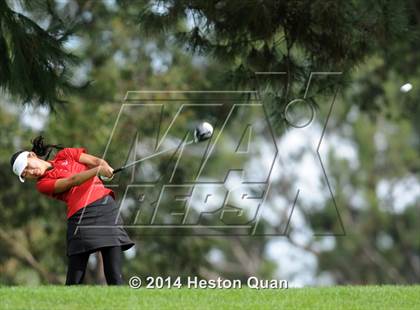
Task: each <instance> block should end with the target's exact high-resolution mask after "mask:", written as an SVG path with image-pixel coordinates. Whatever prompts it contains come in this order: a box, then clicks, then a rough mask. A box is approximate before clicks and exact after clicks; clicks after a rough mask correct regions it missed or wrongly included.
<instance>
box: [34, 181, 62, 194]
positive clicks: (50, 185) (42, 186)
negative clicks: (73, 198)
mask: <svg viewBox="0 0 420 310" xmlns="http://www.w3.org/2000/svg"><path fill="white" fill-rule="evenodd" d="M55 181H57V180H56V179H49V178H43V179H41V180H39V181H38V182H37V183H36V188H37V190H38V191H39V192H40V193H42V194H45V195H48V196H52V195H53V193H54V186H55Z"/></svg>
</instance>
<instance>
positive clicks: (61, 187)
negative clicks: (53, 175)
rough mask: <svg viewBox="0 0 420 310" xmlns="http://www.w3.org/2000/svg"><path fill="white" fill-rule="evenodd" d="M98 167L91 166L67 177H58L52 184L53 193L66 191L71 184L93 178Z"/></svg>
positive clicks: (74, 184) (78, 183) (77, 183)
mask: <svg viewBox="0 0 420 310" xmlns="http://www.w3.org/2000/svg"><path fill="white" fill-rule="evenodd" d="M99 169H100V167H95V168H91V169H89V170H85V171H82V172H79V173H76V174H74V175H72V176H71V177H69V178H62V179H58V180H57V181H56V182H55V185H54V194H58V193H62V192H65V191H68V190H69V189H70V188H72V187H73V186H77V185H80V184H82V183H84V182H86V181H87V180H89V179H91V178H93V177H94V176H96V174H97V173H98V171H99Z"/></svg>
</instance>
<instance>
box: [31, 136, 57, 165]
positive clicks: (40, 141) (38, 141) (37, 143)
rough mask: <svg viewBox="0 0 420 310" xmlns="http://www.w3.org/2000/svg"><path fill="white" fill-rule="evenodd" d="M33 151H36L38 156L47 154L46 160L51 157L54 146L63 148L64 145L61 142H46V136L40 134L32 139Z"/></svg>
mask: <svg viewBox="0 0 420 310" xmlns="http://www.w3.org/2000/svg"><path fill="white" fill-rule="evenodd" d="M31 143H32V152H34V153H35V154H36V155H37V156H41V157H42V156H45V158H44V159H45V160H47V159H48V157H50V154H51V151H52V150H53V148H55V149H58V150H61V149H63V148H64V147H63V146H62V145H61V144H44V137H43V136H38V137H36V138H34V139H33V140H32V141H31Z"/></svg>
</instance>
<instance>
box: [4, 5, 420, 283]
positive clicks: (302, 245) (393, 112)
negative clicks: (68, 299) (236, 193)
mask: <svg viewBox="0 0 420 310" xmlns="http://www.w3.org/2000/svg"><path fill="white" fill-rule="evenodd" d="M419 25H420V4H419V3H418V2H417V1H414V0H404V1H398V2H397V1H386V0H383V1H377V0H375V1H373V0H372V1H371V0H358V1H345V2H338V1H330V0H327V1H325V0H323V1H301V0H299V1H298V0H292V1H274V0H266V1H227V0H220V1H199V0H192V1H158V0H155V1H122V0H121V1H118V0H103V1H99V0H97V1H93V0H86V1H82V0H68V1H65V0H39V1H38V0H37V1H25V0H21V1H18V0H7V1H5V0H0V91H1V92H0V109H1V112H0V127H1V132H2V134H1V136H0V145H1V147H0V154H1V156H0V159H1V161H0V164H1V168H2V169H0V173H1V179H0V183H1V187H0V207H1V212H0V283H1V284H4V285H39V284H48V283H51V284H54V283H56V284H57V283H64V281H65V275H66V268H67V257H66V255H65V236H66V217H65V210H66V207H65V205H64V204H63V203H61V202H59V201H56V200H50V199H48V198H46V197H44V196H42V195H41V194H39V193H38V192H37V191H36V190H35V188H34V183H33V182H25V183H24V184H21V183H20V182H19V181H18V180H17V178H16V176H15V175H13V174H12V172H11V168H10V163H9V159H10V156H11V155H12V154H13V153H14V152H15V151H17V150H20V149H27V148H29V147H30V141H31V139H32V138H34V137H35V136H37V135H39V134H43V135H44V136H45V137H46V139H47V141H48V142H50V143H61V144H63V145H64V146H67V147H86V148H87V150H88V152H89V153H90V154H93V155H96V156H103V155H105V158H106V160H107V161H108V162H109V163H110V164H111V165H112V166H113V167H114V168H116V167H117V166H120V165H122V164H124V163H125V162H126V161H127V160H128V161H130V159H132V158H139V157H142V156H146V155H149V154H151V153H153V150H154V149H153V147H154V146H155V144H156V143H157V142H156V141H157V137H161V136H162V131H164V130H166V128H168V126H169V124H170V123H171V122H172V120H173V117H174V114H175V113H176V111H178V110H179V109H180V105H182V104H185V103H187V104H195V106H194V107H191V108H188V109H185V110H182V113H180V116H179V118H178V119H177V122H176V124H175V125H176V126H174V127H173V128H172V129H171V131H170V132H168V135H169V136H168V138H167V139H166V140H167V141H166V142H165V143H169V144H168V146H171V145H170V143H174V141H175V142H179V141H181V140H182V139H183V138H185V135H186V134H188V129H191V128H192V127H191V126H193V125H194V124H193V121H196V120H197V121H198V120H207V121H209V122H211V123H212V124H213V125H214V126H215V133H219V132H220V129H221V125H222V124H223V122H224V121H225V120H226V116H227V115H228V114H229V112H230V111H231V109H232V106H233V105H234V104H235V103H239V104H242V106H239V107H238V108H236V109H234V110H232V111H233V113H232V114H231V115H230V118H229V123H228V124H229V126H228V127H227V129H226V130H225V132H224V134H223V135H221V138H220V141H219V144H218V147H216V148H215V153H214V154H213V155H212V157H211V158H212V159H211V162H210V163H209V166H208V169H207V170H208V171H205V173H204V174H203V175H202V177H203V178H204V179H206V180H208V181H213V182H216V183H217V181H220V179H221V180H222V181H223V179H224V177H225V175H226V171H227V169H231V168H232V167H235V168H237V169H243V170H244V171H246V173H244V175H242V177H244V179H242V181H246V180H250V181H254V182H256V184H257V185H261V186H262V187H261V186H256V187H252V186H250V188H248V190H249V192H250V193H253V194H255V195H260V196H261V195H263V194H264V197H266V198H265V201H264V203H263V204H262V205H261V208H260V209H259V211H258V212H257V213H258V217H259V222H258V226H257V228H256V229H255V231H254V234H251V233H250V232H248V234H245V235H241V233H239V232H238V231H236V230H235V229H233V230H232V229H230V230H228V231H223V232H224V233H223V234H221V235H220V234H219V235H217V234H213V233H211V232H208V233H206V234H201V235H200V234H198V233H197V232H196V231H195V230H194V229H191V230H183V232H182V233H180V234H178V233H177V232H178V230H174V231H164V232H158V233H157V232H156V231H154V232H153V233H151V234H150V233H147V231H143V230H141V229H134V230H133V229H130V230H129V233H130V236H132V238H133V240H135V242H136V247H135V248H134V249H132V250H130V251H127V252H124V259H125V262H124V275H125V277H126V278H127V279H128V278H129V277H130V276H132V275H155V276H157V275H159V276H168V275H172V276H178V275H180V276H186V275H198V276H200V277H202V278H207V279H211V278H215V277H218V276H220V277H224V278H230V279H246V278H247V277H248V276H258V277H260V278H267V279H271V278H279V279H285V280H288V281H289V285H290V286H305V285H334V284H385V283H394V284H410V283H418V282H419V281H420V234H419V233H418V230H419V227H420V216H419V215H420V209H419V208H420V179H419V172H420V156H419V151H420V139H419V137H420V108H419V104H418V102H419V99H420V87H419V86H420V84H419V83H420V78H419V73H420V72H419V71H420V70H419V67H420V66H419V61H420V54H419V50H420V40H419V30H418V29H419ZM172 90H176V91H183V93H179V94H177V95H176V96H177V97H176V98H174V95H173V94H171V93H168V92H165V91H172ZM198 90H199V91H207V93H206V92H203V93H197V94H191V93H188V91H198ZM233 90H234V91H242V92H243V93H238V94H239V95H238V96H236V95H232V94H229V93H224V94H221V95H219V96H217V95H214V94H213V95H212V93H211V92H212V91H233ZM128 91H130V93H128V94H127V92H128ZM133 91H134V92H133ZM136 91H157V94H158V96H157V97H156V96H155V97H154V96H148V97H147V98H145V97H144V95H142V96H143V97H141V96H140V95H139V94H140V93H137V92H136ZM245 91H248V92H247V93H246V92H245ZM250 91H252V92H250ZM296 99H300V100H298V101H294V100H296ZM123 103H141V104H143V106H140V107H138V108H134V107H133V108H128V109H127V108H124V109H122V104H123ZM208 103H215V104H218V105H217V106H209V105H206V104H208ZM255 103H257V104H259V105H257V106H253V107H254V108H250V107H251V106H247V105H250V104H255ZM156 104H158V105H159V109H158V112H157V111H156V109H155V108H148V107H150V106H151V105H156ZM153 107H155V106H153ZM118 115H120V118H119V120H118V123H116V119H117V116H118ZM160 120H161V124H162V128H160V129H158V128H157V124H158V123H159V121H160ZM114 126H115V128H116V131H115V132H114V133H115V135H114V136H112V137H111V132H112V130H113V128H114ZM250 127H252V128H253V131H250V129H249V128H250ZM159 130H160V131H159ZM244 136H245V137H249V140H248V144H247V145H248V147H249V148H248V153H247V155H246V156H245V155H244V154H240V155H238V154H235V152H234V151H232V149H235V148H236V147H237V146H238V147H239V146H240V144H241V143H240V142H241V141H242V140H241V137H242V138H243V137H244ZM321 137H322V143H320V142H321ZM171 141H172V142H171ZM212 141H214V140H212ZM110 142H111V143H110ZM108 143H110V147H109V149H107V150H106V146H107V144H108ZM133 145H135V146H136V147H134V148H133ZM165 145H166V144H165ZM205 148H206V145H205V146H201V145H197V146H192V147H191V148H189V149H188V150H187V151H186V153H187V154H186V155H185V156H186V157H183V158H185V160H184V162H181V163H180V165H179V168H178V169H177V170H176V174H174V175H173V176H171V175H170V174H169V175H168V170H170V169H169V168H168V165H169V166H170V165H173V164H174V162H176V159H177V158H176V156H175V157H171V156H170V155H167V156H163V157H161V158H156V159H154V160H153V161H150V162H148V163H145V164H144V165H141V166H140V167H137V168H136V169H135V170H131V171H129V172H126V173H124V174H121V175H120V176H119V178H118V179H116V180H115V181H114V182H113V183H111V184H109V186H110V187H112V188H113V189H115V191H116V192H117V196H118V197H119V200H120V202H121V199H122V197H123V196H124V195H125V194H126V198H127V199H126V200H125V202H127V203H126V205H122V207H123V208H122V209H123V211H124V212H123V215H124V221H125V222H126V223H133V221H134V218H136V214H137V213H136V212H137V209H138V207H139V204H138V195H139V192H138V191H137V190H134V191H126V189H127V186H128V185H130V184H138V183H141V182H155V183H156V184H158V185H160V186H162V185H164V184H170V183H172V184H183V183H185V182H188V181H189V180H191V178H192V175H193V174H194V173H195V172H196V168H197V167H196V165H199V163H200V161H201V158H202V156H203V151H204V150H205ZM317 151H319V152H317ZM133 152H134V153H133ZM245 175H246V178H245ZM267 176H268V177H269V178H268V179H264V177H267ZM171 177H172V179H171ZM232 178H233V179H231V180H230V182H225V183H222V184H219V185H217V186H215V189H214V193H215V194H216V197H217V195H219V196H220V195H223V194H224V193H225V192H226V190H229V189H232V188H233V187H235V186H238V185H240V184H241V179H240V178H241V174H240V173H239V174H238V175H235V176H232ZM268 184H270V185H269V186H268ZM261 188H263V189H264V190H262V189H261ZM153 191H155V193H154V194H155V195H156V191H157V193H159V191H160V187H159V186H156V188H154V189H153ZM153 191H152V192H153ZM180 193H181V192H180ZM182 193H183V194H185V191H182ZM154 194H153V193H151V194H150V197H153V195H154ZM232 199H234V198H232ZM151 200H152V199H151ZM151 200H150V204H149V205H148V206H149V207H150V208H152V207H153V204H152V202H151ZM234 201H235V200H234ZM236 202H237V203H238V205H239V203H240V202H238V201H236ZM161 203H162V206H163V207H165V206H167V207H171V205H170V202H168V201H165V200H164V201H163V202H161ZM198 205H199V203H198V202H196V205H194V203H193V205H192V207H193V212H195V213H196V214H198V212H199V209H198ZM239 207H240V205H239ZM253 208H254V209H253ZM212 211H214V214H213V215H214V216H213V217H209V218H206V219H205V222H204V223H205V224H206V225H213V224H218V217H217V215H218V214H219V213H218V212H220V210H218V211H217V208H214V209H212ZM216 211H217V212H216ZM248 211H249V213H246V214H245V215H244V216H245V217H247V218H246V220H244V219H241V223H248V222H249V223H251V224H255V221H256V219H255V218H254V217H253V216H254V215H255V214H256V213H255V212H256V210H255V206H253V207H252V206H251V207H250V208H249V210H248ZM136 219H137V218H136ZM231 220H232V219H231ZM164 221H165V219H162V222H164ZM232 221H233V222H234V219H233V220H232ZM233 222H232V223H233ZM85 283H102V284H103V283H105V279H104V276H103V270H102V264H101V257H100V254H95V255H91V258H90V260H89V265H88V271H87V274H86V278H85Z"/></svg>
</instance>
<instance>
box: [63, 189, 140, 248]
mask: <svg viewBox="0 0 420 310" xmlns="http://www.w3.org/2000/svg"><path fill="white" fill-rule="evenodd" d="M118 211H119V209H118V206H117V204H116V203H115V200H114V198H113V197H112V196H111V195H106V196H104V197H102V198H101V199H98V200H96V201H94V202H92V203H91V204H89V205H87V206H86V207H84V208H81V209H80V210H78V211H77V212H76V213H74V214H73V215H72V216H71V217H70V218H68V220H67V256H70V255H74V254H80V253H86V252H88V253H93V252H96V251H98V250H99V249H100V248H103V247H107V246H121V249H122V250H123V251H126V250H128V249H129V248H131V247H132V246H134V245H135V243H134V242H133V241H132V240H131V239H130V237H129V236H128V235H127V232H126V231H125V229H124V228H123V227H122V225H123V221H122V218H121V216H119V214H118ZM117 217H118V220H117V221H116V219H117Z"/></svg>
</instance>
